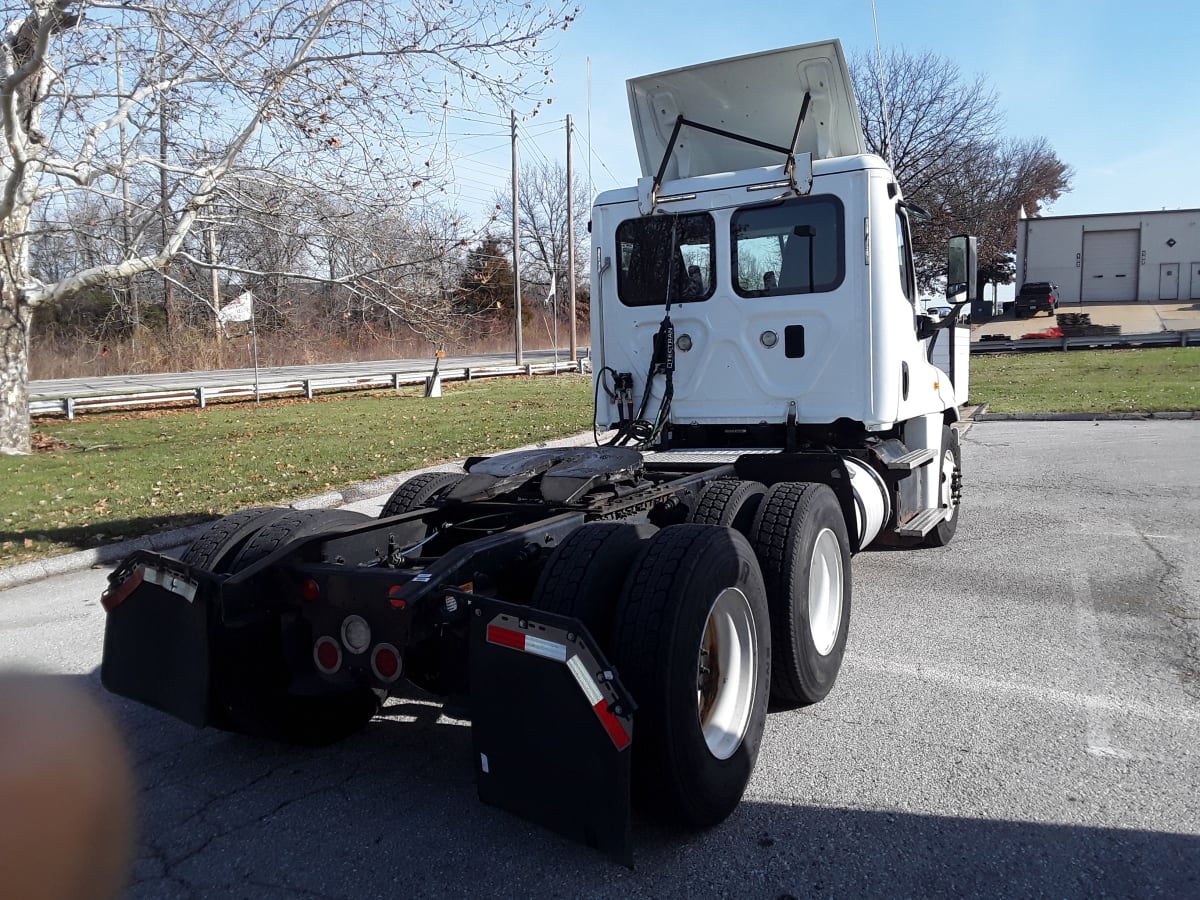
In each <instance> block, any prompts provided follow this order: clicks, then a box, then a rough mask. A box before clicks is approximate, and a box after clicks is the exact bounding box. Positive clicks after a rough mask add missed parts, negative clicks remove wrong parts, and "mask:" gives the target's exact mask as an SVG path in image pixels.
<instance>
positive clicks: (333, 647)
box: [313, 637, 342, 675]
mask: <svg viewBox="0 0 1200 900" xmlns="http://www.w3.org/2000/svg"><path fill="white" fill-rule="evenodd" d="M313 660H314V662H316V664H317V668H318V669H320V670H321V671H322V672H324V673H325V674H326V675H332V674H333V673H334V672H336V671H337V670H338V669H340V668H341V667H342V648H341V647H339V646H338V642H337V641H335V640H334V639H333V638H331V637H321V638H317V642H316V644H314V645H313Z"/></svg>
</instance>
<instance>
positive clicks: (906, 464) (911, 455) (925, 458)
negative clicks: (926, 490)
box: [887, 447, 937, 472]
mask: <svg viewBox="0 0 1200 900" xmlns="http://www.w3.org/2000/svg"><path fill="white" fill-rule="evenodd" d="M936 458H937V451H936V450H934V449H933V448H932V447H922V448H921V449H919V450H910V451H909V452H908V453H905V454H904V455H903V456H897V457H896V458H895V459H891V460H888V464H887V467H888V468H889V469H891V470H892V471H893V472H911V471H912V470H913V469H916V468H919V467H920V466H923V465H925V464H926V463H929V462H933V461H934V460H935V459H936Z"/></svg>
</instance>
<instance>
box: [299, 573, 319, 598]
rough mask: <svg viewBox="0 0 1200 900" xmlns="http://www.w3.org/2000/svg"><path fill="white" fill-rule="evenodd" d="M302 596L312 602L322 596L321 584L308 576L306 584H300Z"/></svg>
mask: <svg viewBox="0 0 1200 900" xmlns="http://www.w3.org/2000/svg"><path fill="white" fill-rule="evenodd" d="M300 596H301V597H303V598H304V599H305V600H306V601H308V602H309V603H312V602H313V601H315V600H316V599H317V598H319V597H320V596H321V586H320V585H319V584H317V582H316V581H315V580H314V579H312V578H306V579H304V584H302V585H300Z"/></svg>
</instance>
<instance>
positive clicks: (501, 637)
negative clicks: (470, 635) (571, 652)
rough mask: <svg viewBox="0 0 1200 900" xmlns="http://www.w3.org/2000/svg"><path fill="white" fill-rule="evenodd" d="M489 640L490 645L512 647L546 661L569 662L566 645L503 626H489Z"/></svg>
mask: <svg viewBox="0 0 1200 900" xmlns="http://www.w3.org/2000/svg"><path fill="white" fill-rule="evenodd" d="M487 639H488V643H489V644H500V645H501V646H503V647H512V648H513V649H514V650H520V651H521V652H522V653H532V654H533V655H534V656H544V657H545V658H546V659H554V660H557V661H558V662H566V661H567V645H566V644H560V643H558V642H557V641H548V640H546V639H545V638H540V637H534V636H533V635H532V634H526V633H525V632H523V631H514V630H513V629H512V628H505V627H503V626H501V625H489V626H488V630H487Z"/></svg>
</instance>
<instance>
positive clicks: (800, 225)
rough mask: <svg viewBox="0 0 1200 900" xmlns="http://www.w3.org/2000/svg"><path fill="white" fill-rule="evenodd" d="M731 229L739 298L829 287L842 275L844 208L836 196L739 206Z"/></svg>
mask: <svg viewBox="0 0 1200 900" xmlns="http://www.w3.org/2000/svg"><path fill="white" fill-rule="evenodd" d="M730 228H731V235H730V245H731V249H732V252H733V273H734V277H733V288H734V290H735V291H737V293H738V294H740V295H741V296H743V297H775V296H779V295H780V294H812V293H818V292H822V291H832V290H833V289H834V288H836V287H837V286H838V285H840V284H841V283H842V279H843V278H844V277H845V272H846V250H845V248H846V241H845V211H844V209H843V207H842V202H841V201H840V200H839V199H838V198H837V197H833V196H816V197H801V198H797V199H793V200H784V201H782V202H780V203H775V204H771V205H770V206H755V207H747V208H745V209H739V210H738V211H737V212H735V213H734V214H733V219H732V221H731V224H730Z"/></svg>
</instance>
